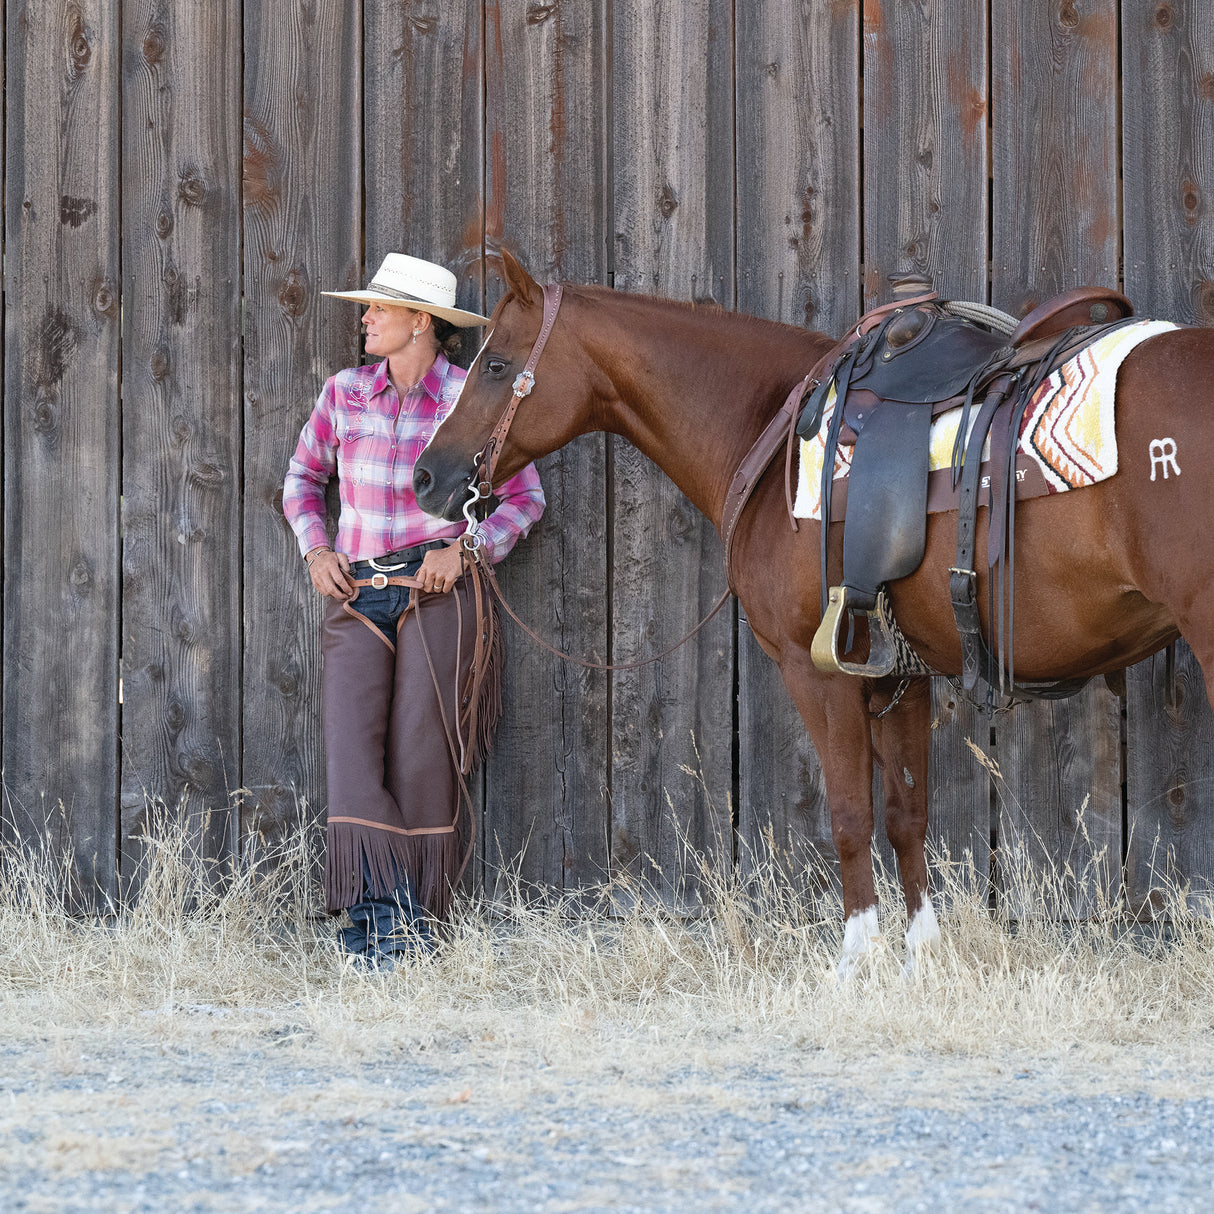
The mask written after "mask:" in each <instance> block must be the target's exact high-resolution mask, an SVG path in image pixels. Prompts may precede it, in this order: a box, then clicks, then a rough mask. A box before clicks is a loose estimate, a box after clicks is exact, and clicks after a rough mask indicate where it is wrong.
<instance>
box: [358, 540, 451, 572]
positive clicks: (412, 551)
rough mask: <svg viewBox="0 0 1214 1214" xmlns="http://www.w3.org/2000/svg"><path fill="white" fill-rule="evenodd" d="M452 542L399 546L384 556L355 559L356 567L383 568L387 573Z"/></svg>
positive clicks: (437, 541) (435, 541)
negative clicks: (410, 546) (408, 546)
mask: <svg viewBox="0 0 1214 1214" xmlns="http://www.w3.org/2000/svg"><path fill="white" fill-rule="evenodd" d="M450 542H451V541H450V540H430V541H428V542H427V543H425V544H414V545H413V547H412V548H398V549H397V550H396V551H395V552H385V553H384V555H383V556H369V557H367V558H365V559H364V560H361V561H355V562H354V568H355V569H357V568H359V566H363V567H365V568H368V569H381V571H382V572H385V573H386V572H387V571H388V570H389V569H399V568H400V566H401V565H407V564H409V562H410V561H420V560H421V559H422V557H424V556H425V555H426V553H427V552H433V551H434V550H435V549H436V548H446V547H447V545H448V544H449V543H450ZM385 567H386V568H385Z"/></svg>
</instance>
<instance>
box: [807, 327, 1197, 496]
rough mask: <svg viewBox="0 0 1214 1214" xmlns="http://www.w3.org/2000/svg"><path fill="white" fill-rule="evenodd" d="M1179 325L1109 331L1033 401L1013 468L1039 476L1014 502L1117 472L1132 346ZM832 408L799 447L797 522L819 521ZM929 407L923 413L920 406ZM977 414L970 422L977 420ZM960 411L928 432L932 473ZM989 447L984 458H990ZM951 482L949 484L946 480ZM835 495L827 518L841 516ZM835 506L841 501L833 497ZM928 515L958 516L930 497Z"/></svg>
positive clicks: (944, 466) (839, 467)
mask: <svg viewBox="0 0 1214 1214" xmlns="http://www.w3.org/2000/svg"><path fill="white" fill-rule="evenodd" d="M1179 327H1180V326H1179V325H1175V324H1173V323H1172V322H1171V321H1164V320H1143V321H1138V322H1136V323H1134V324H1130V325H1125V326H1124V327H1122V328H1119V329H1114V330H1113V332H1111V333H1109V334H1107V335H1106V336H1104V337H1102V338H1100V339H1099V340H1098V341H1096V342H1093V344H1092V345H1090V346H1088V347H1087V348H1086V349H1084V350H1081V351H1080V352H1079V353H1078V354H1077V355H1076V356H1075V357H1074V358H1072V359H1069V360H1068V361H1067V362H1065V363H1063V364H1062V366H1061V367H1059V368H1058V370H1056V371H1055V372H1054V373H1053V375H1051V376H1050V377H1049V379H1047V380H1046V381H1045V382H1044V383H1043V384H1042V385H1041V387H1039V388H1038V389H1037V391H1036V392H1035V393H1034V394H1033V398H1032V401H1031V402H1030V404H1029V407H1028V408H1027V409H1026V410H1025V413H1024V419H1023V421H1022V423H1021V427H1020V437H1019V445H1018V448H1017V461H1018V465H1024V464H1027V465H1029V467H1030V470H1032V469H1035V470H1036V473H1037V474H1038V475H1032V476H1030V477H1026V478H1023V479H1022V491H1021V492H1018V494H1017V496H1021V497H1031V496H1034V495H1039V494H1043V493H1061V492H1063V491H1064V490H1067V489H1082V488H1084V487H1086V486H1088V485H1095V484H1096V483H1097V482H1099V481H1103V480H1107V479H1108V478H1109V477H1111V476H1112V475H1113V474H1114V473H1115V472H1116V471H1117V440H1116V434H1115V429H1114V418H1113V402H1114V399H1115V396H1116V388H1117V372H1118V370H1119V369H1120V367H1121V364H1122V362H1123V361H1124V360H1125V358H1126V356H1127V355H1128V354H1129V353H1130V351H1131V350H1133V349H1134V347H1135V346H1137V345H1139V344H1140V343H1142V342H1144V341H1146V340H1148V339H1149V338H1151V337H1155V336H1156V335H1158V334H1160V333H1166V332H1168V331H1169V330H1171V329H1177V328H1179ZM834 408H835V392H834V388H833V387H832V388H831V391H830V395H829V396H828V397H827V401H826V409H825V412H824V416H823V419H822V425H821V426H820V427H819V428H818V433H817V434H816V435H815V436H814V437H813V438H810V439H803V440H802V441H801V443H800V448H801V452H800V455H801V458H800V461H799V463H800V468H799V471H798V475H797V497H796V502H795V504H794V506H793V514H794V515H796V517H797V518H808V519H817V518H820V517H821V496H822V460H823V457H824V455H825V451H826V433H827V431H828V429H829V428H830V419H831V416H832V414H833V413H834ZM925 408H926V406H925ZM976 414H977V410H976V409H975V410H974V411H973V414H972V415H971V422H972V421H973V420H975V419H976ZM960 424H961V409H960V408H957V409H952V410H950V411H949V412H947V413H942V414H941V415H940V416H939V417H938V418H937V419H936V420H935V421H934V422H933V423H932V429H931V455H930V461H929V473H935V472H944V473H947V472H948V471H949V469H950V468H951V466H952V457H953V448H954V444H955V441H956V437H957V427H958V426H959V425H960ZM852 451H853V448H852V447H850V446H846V447H845V446H844V445H843V444H842V443H840V444H839V445H838V447H837V448H836V451H835V470H834V480H835V481H836V482H837V481H844V480H846V479H847V476H848V474H849V472H850V471H851V458H852ZM989 455H990V451H989V440H988V446H987V448H986V449H984V450H983V453H982V458H983V460H984V461H985V460H986V459H988V458H989ZM950 479H951V478H950ZM835 496H836V495H832V509H831V518H832V519H836V518H838V517H841V515H840V514H839V512H838V509H837V508H836V507H835V505H834V500H835ZM837 496H838V498H839V499H840V501H839V505H843V504H844V503H845V501H846V499H845V496H844V495H843V494H838V495H837ZM928 508H929V510H936V509H941V510H947V509H955V508H956V503H955V500H953V501H950V500H949V499H948V498H947V497H946V498H944V499H943V500H941V499H940V498H939V497H938V495H936V494H932V495H931V500H930V501H929V507H928Z"/></svg>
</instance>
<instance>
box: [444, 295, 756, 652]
mask: <svg viewBox="0 0 1214 1214" xmlns="http://www.w3.org/2000/svg"><path fill="white" fill-rule="evenodd" d="M543 291H544V320H543V323H542V324H541V325H540V331H539V335H538V336H537V337H536V339H535V345H534V346H532V347H531V354H530V356H529V357H528V359H527V363H526V365H525V366H524V367H523V369H522V371H520V372H519V374H518V375H517V376H516V377H515V380H514V385H513V395H512V396H511V397H510V403H509V404H508V405H507V406H506V408H505V410H504V411H503V412H502V415H501V417H499V418H498V420H497V424H496V425H495V426H494V427H493V429H492V430H491V431H490V432H489V437H488V438H487V439H486V440H485V445H484V446H483V447H482V448H481V449H480V450H479V451H478V452H477V453H476V454H475V455H474V456H473V457H472V483H471V484H470V485H469V487H468V500H467V501H466V502H465V503H464V518H465V519H466V520H467V522H468V530H467V531H465V532H464V534H463V535H462V536H461V537H460V544H461V546H462V547H463V550H464V555H465V558H466V559H467V560H468V561H469V562H470V563H474V564H478V565H479V566H480V568H481V571H482V572H483V574H484V576H485V580H486V582H487V583H488V584H489V586H490V588H491V589H492V590H493V593H494V594H495V595H496V596H497V600H498V602H499V603H501V605H502V607H503V609H504V610H505V612H506V614H507V615H508V616H509V617H510V618H511V619H512V620H513V621H514V622H515V623H516V624H517V625H518V626H519V627H520V628H521V629H522V630H523V631H524V632H525V633H526V634H527V635H528V636H529V637H530V638H531V639H532V640H533V641H534V642H535V643H536V644H537V645H539V646H540V648H541V649H545V650H547V651H548V652H549V653H551V654H554V655H555V656H556V657H558V658H562V659H564V661H566V662H573V663H574V664H575V665H577V666H581V667H583V668H584V669H586V670H636V669H637V668H638V667H641V666H649V665H651V664H652V663H653V662H660V661H661V660H662V659H663V658H665V657H669V656H670V655H671V654H672V653H674V651H675V650H676V649H678V648H679V647H680V646H681V645H685V644H687V642H688V641H690V640H691V638H692V637H693V636H695V635H696V633H697V632H699V631H700V629H701V628H703V627H704V625H705V624H707V623H708V621H709V620H711V619H712V618H713V616H715V615H716V614H717V612H718V611H720V610H721V608H722V607H724V606H725V604H726V602H728V600H729V596H730V594H731V593H732V591H731V590H730V588H729V586H728V584H727V585H726V587H725V590H724V591H723V592H722V593H721V597H720V598H719V599H717V601H716V603H714V604H713V607H712V610H711V611H709V613H708V614H707V615H706V616H705V617H704V618H703V619H702V620H701V621H700V622H699V623H698V624H697V625H696V626H695V627H694V628H693V629H692V630H691V631H690V632H689V633H688V634H687V635H686V636H685V637H683V638H682V640H679V641H676V642H675V643H674V644H673V645H671V646H670V648H669V649H664V650H662V652H661V653H658V654H655V655H654V656H653V657H651V658H641V659H640V660H639V661H636V662H621V663H615V664H611V663H607V662H592V661H590V660H589V659H587V658H578V657H574V655H573V654H571V653H565V651H564V650H562V649H558V648H557V647H556V646H555V645H550V644H549V643H548V642H547V641H545V640H544V639H543V637H541V636H540V635H539V634H538V633H536V632H535V631H534V630H533V629H531V628H529V627H528V626H527V625H526V624H524V623H523V621H522V620H521V619H519V617H518V614H517V613H516V612H515V610H514V609H513V608H512V607H511V606H510V604H509V603H508V602H507V601H506V596H505V595H504V594H503V593H502V588H501V585H500V584H499V582H498V580H497V575H496V574H495V573H494V572H493V566H492V564H491V563H490V561H489V557H488V553H487V551H486V549H485V543H484V540H483V539H482V538H481V534H480V523H479V521H478V519H477V517H476V513H475V511H476V507H477V505H478V504H479V503H480V502H482V501H484V500H485V499H486V498H487V497H489V496H490V494H491V493H492V492H493V474H494V472H495V471H496V470H497V462H498V460H499V459H500V458H501V454H502V449H503V448H504V447H505V445H506V435H507V434H509V433H510V427H511V425H513V423H514V418H515V414H517V413H518V407H519V405H520V404H522V402H523V398H524V397H525V396H530V395H531V389H532V388H534V387H535V368H536V364H537V363H538V362H539V361H540V355H541V354H542V353H543V352H544V347H545V346H546V345H547V344H548V338H549V336H550V334H551V333H552V326H553V325H554V324H555V323H556V314H557V311H558V310H559V309H560V306H561V286H560V284H559V283H556V284H550V285H548V286H545V287H544V288H543Z"/></svg>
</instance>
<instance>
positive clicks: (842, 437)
mask: <svg viewBox="0 0 1214 1214" xmlns="http://www.w3.org/2000/svg"><path fill="white" fill-rule="evenodd" d="M1133 314H1134V307H1133V305H1132V304H1131V303H1130V301H1129V300H1128V299H1127V298H1126V297H1125V296H1124V295H1122V294H1121V293H1120V292H1118V291H1112V290H1109V289H1107V288H1104V287H1078V288H1076V289H1075V290H1073V291H1064V292H1062V294H1060V295H1055V296H1052V297H1051V298H1050V299H1047V300H1046V301H1045V302H1044V303H1040V304H1038V305H1037V306H1036V307H1035V308H1033V309H1032V311H1030V312H1029V313H1027V315H1026V316H1025V317H1024V319H1023V320H1021V321H1020V323H1019V324H1018V325H1017V327H1016V328H1015V330H1013V332H1012V333H1011V334H1010V335H1008V334H1001V333H996V332H992V331H991V330H989V329H984V328H981V327H980V326H978V325H976V324H974V323H973V322H972V321H969V320H966V319H963V318H962V317H960V316H955V315H952V314H950V313H949V312H948V311H947V305H941V304H937V303H928V302H925V303H921V304H919V305H917V306H915V307H901V308H895V309H894V311H893V313H892V314H891V319H890V320H889V322H888V324H887V325H886V326H885V327H884V331H883V334H882V339H881V341H880V343H879V344H878V346H877V349H876V350H874V352H873V356H872V358H871V360H870V361H869V362H868V365H867V369H866V370H865V371H864V373H863V375H862V376H860V377H859V378H857V377H856V376H855V375H854V374H853V376H852V378H851V381H850V383H849V385H848V388H849V390H848V394H847V399H846V401H845V402H844V411H843V423H842V426H841V427H840V431H839V442H840V443H841V444H843V445H845V446H846V445H850V444H853V443H854V442H855V441H856V436H857V434H859V432H860V430H861V429H862V428H863V425H864V421H865V418H866V417H867V416H868V415H869V414H870V413H871V412H872V410H873V409H874V408H875V407H876V405H877V404H879V403H880V402H881V401H893V400H896V401H902V402H905V403H907V404H923V405H930V406H931V416H933V417H935V416H938V415H939V414H941V413H946V412H947V411H948V410H949V409H953V408H956V406H957V400H956V398H957V397H958V396H962V395H964V394H965V393H966V392H967V390H968V388H969V386H970V384H971V382H972V381H973V380H974V377H975V375H976V374H977V373H978V372H979V371H980V370H981V369H982V368H983V367H984V366H990V368H991V375H990V377H989V378H993V376H994V374H995V373H996V371H997V370H1002V369H1004V368H1013V369H1014V368H1016V367H1021V366H1028V365H1029V364H1031V363H1032V362H1034V361H1036V360H1037V359H1039V358H1040V357H1041V356H1042V355H1043V354H1044V353H1045V352H1046V351H1047V350H1048V348H1049V346H1050V345H1052V344H1053V342H1054V340H1056V339H1057V338H1058V336H1059V335H1061V334H1062V333H1064V332H1066V331H1067V330H1068V329H1072V328H1076V327H1090V326H1093V325H1103V324H1107V323H1109V322H1111V321H1118V320H1122V319H1124V318H1127V317H1130V316H1132V315H1133ZM978 387H979V388H981V383H979V384H978Z"/></svg>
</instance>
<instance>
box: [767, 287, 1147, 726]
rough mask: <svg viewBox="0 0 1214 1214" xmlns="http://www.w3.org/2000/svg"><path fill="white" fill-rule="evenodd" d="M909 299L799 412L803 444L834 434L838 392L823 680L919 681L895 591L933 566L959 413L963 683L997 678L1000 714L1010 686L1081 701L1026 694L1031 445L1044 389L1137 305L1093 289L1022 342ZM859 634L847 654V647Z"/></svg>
mask: <svg viewBox="0 0 1214 1214" xmlns="http://www.w3.org/2000/svg"><path fill="white" fill-rule="evenodd" d="M895 296H896V297H895V299H894V301H893V302H892V303H890V304H886V305H885V306H883V307H881V308H877V309H875V310H873V311H871V312H868V313H866V314H865V315H864V316H863V317H862V318H861V320H860V321H859V323H858V324H857V325H856V327H855V328H854V329H853V331H852V332H851V333H850V334H849V335H848V337H847V338H846V339H844V341H842V342H840V343H839V345H838V346H836V347H835V348H834V349H833V350H832V351H830V353H829V354H827V355H826V357H825V358H824V359H823V360H822V361H821V362H820V363H819V364H818V365H817V366H816V367H815V368H814V370H813V371H812V372H811V374H810V376H809V377H808V379H807V380H806V381H804V384H803V386H802V391H801V395H800V397H799V400H798V406H799V413H800V416H799V420H798V421H797V423H796V426H795V432H796V435H797V436H798V437H800V438H803V439H804V438H811V437H813V436H814V435H816V434H817V433H818V432H819V431H820V429H821V426H822V421H823V417H824V416H825V412H826V406H827V401H828V399H829V396H830V392H831V389H832V388H833V389H834V396H835V401H836V405H835V408H834V411H833V413H832V414H831V416H830V421H829V424H828V427H827V430H826V434H825V454H824V458H823V465H822V481H821V498H820V504H821V517H822V519H823V522H824V525H823V527H822V544H821V567H822V583H821V584H822V613H823V615H822V623H821V625H820V626H819V628H818V631H817V633H816V635H815V637H814V641H813V647H812V656H813V660H814V662H815V664H816V665H817V666H818V667H819V668H820V669H823V670H827V671H841V672H843V673H847V674H854V675H860V676H865V677H870V678H872V677H880V676H884V675H888V674H891V673H908V671H907V670H906V667H905V655H906V651H907V649H908V646H907V645H906V642H905V640H904V639H903V638H902V637H901V635H900V633H898V631H897V628H896V625H895V624H894V623H893V619H892V615H891V613H890V612H889V610H888V605H887V603H886V602H885V601H884V594H883V589H884V586H885V584H886V583H888V582H892V581H896V580H897V579H899V578H903V577H907V576H908V575H910V574H911V573H913V572H914V571H915V570H916V569H917V568H918V567H919V565H920V563H921V562H922V560H923V554H924V549H925V545H926V535H927V485H928V455H929V444H930V438H929V432H930V428H931V423H932V419H933V418H934V417H936V416H938V415H939V414H941V413H944V412H946V411H948V410H950V409H955V408H960V409H961V410H962V413H961V423H960V426H959V428H958V432H957V440H956V444H955V446H954V450H953V465H952V471H953V486H954V489H955V490H956V491H957V492H958V500H959V505H958V536H957V558H956V564H955V565H954V566H953V567H952V568H951V569H950V570H949V588H950V595H951V598H952V603H953V614H954V617H955V620H956V624H957V629H958V631H959V634H960V636H961V645H962V665H963V674H962V684H963V686H964V688H965V690H966V691H967V692H972V691H973V688H974V686H975V684H976V682H977V680H978V679H979V678H982V679H983V680H984V682H985V683H986V685H987V706H988V707H990V706H991V705H992V703H993V694H994V689H995V687H996V686H997V687H998V689H999V692H1000V693H1001V694H1006V695H1015V696H1017V697H1021V696H1027V697H1033V698H1055V697H1057V696H1060V695H1068V694H1071V693H1072V692H1073V691H1075V690H1077V686H1076V685H1074V684H1071V683H1066V684H1063V683H1056V684H1023V683H1022V684H1020V685H1016V684H1015V682H1014V666H1013V652H1012V604H1013V585H1014V580H1013V579H1014V560H1013V543H1012V540H1013V535H1014V517H1015V498H1016V472H1015V460H1016V445H1017V443H1016V438H1017V435H1018V434H1019V431H1020V422H1021V419H1022V418H1023V415H1024V411H1025V409H1026V407H1027V406H1028V404H1029V401H1030V400H1031V398H1032V396H1033V394H1034V393H1035V392H1036V390H1037V389H1038V388H1039V387H1040V385H1041V384H1042V383H1044V381H1045V380H1046V379H1047V378H1048V377H1049V376H1050V375H1051V374H1052V373H1053V372H1054V371H1055V370H1056V369H1057V367H1059V366H1060V365H1061V364H1062V363H1063V362H1065V361H1066V360H1067V359H1068V358H1071V357H1073V356H1074V355H1075V354H1076V353H1078V352H1079V351H1080V350H1082V349H1083V348H1084V347H1085V346H1088V345H1090V344H1091V343H1092V342H1093V341H1095V340H1096V339H1097V338H1099V337H1101V336H1103V335H1104V334H1105V333H1106V332H1108V331H1109V330H1110V329H1112V328H1114V327H1117V326H1119V325H1123V324H1126V323H1128V322H1129V321H1130V319H1131V318H1132V317H1133V311H1134V309H1133V306H1132V305H1131V303H1130V301H1129V300H1128V299H1127V298H1126V297H1125V296H1124V295H1121V294H1119V293H1118V292H1116V291H1111V290H1105V289H1101V288H1095V287H1082V288H1079V289H1077V290H1073V291H1067V292H1065V293H1063V294H1061V295H1058V296H1055V297H1053V298H1051V299H1048V300H1046V301H1045V302H1044V303H1042V304H1039V305H1038V306H1037V307H1035V308H1034V309H1033V310H1032V311H1031V312H1029V313H1028V315H1026V316H1025V317H1024V319H1023V320H1021V321H1020V322H1019V323H1018V324H1015V325H1014V328H1013V327H1011V324H1012V323H1014V322H1013V321H1012V318H1010V317H1005V316H1004V315H1003V314H1002V313H996V312H994V310H993V309H985V308H982V307H981V306H975V305H965V304H951V303H948V302H946V301H944V300H941V299H940V298H939V297H938V296H937V294H936V293H935V292H934V291H933V290H932V289H931V283H930V281H929V280H925V279H922V278H909V279H905V278H904V279H901V280H897V281H896V282H895ZM972 316H977V319H972V318H971V317H972ZM1009 329H1010V331H1009ZM971 419H972V425H971ZM988 437H989V440H990V463H989V481H990V485H989V503H990V527H989V538H988V545H987V561H988V569H989V571H990V574H991V577H990V580H989V583H988V585H989V587H990V590H989V597H990V606H991V613H990V620H991V625H992V628H996V621H997V638H996V644H995V651H996V652H995V655H994V656H992V654H991V652H990V649H989V648H988V645H987V642H986V639H985V638H984V637H983V634H982V628H981V625H980V623H979V615H978V603H977V595H976V585H977V574H976V572H975V563H974V543H975V540H974V537H975V530H976V519H977V510H978V504H979V491H980V487H981V486H980V468H981V466H982V454H983V448H984V445H985V444H986V442H987V439H988ZM789 443H790V444H791V434H790V435H789ZM848 444H850V445H851V446H852V447H853V451H852V455H851V468H850V473H849V478H848V487H847V511H846V519H845V522H844V532H843V577H842V581H841V582H840V583H839V584H838V585H836V586H830V585H829V581H828V577H827V540H828V532H829V528H828V527H827V526H826V525H825V523H826V521H827V520H829V519H830V517H831V513H830V504H831V489H832V482H833V472H834V465H835V451H836V448H837V447H838V446H840V445H848ZM860 619H863V620H865V621H866V622H867V628H868V639H869V644H868V657H867V659H866V660H863V661H855V662H853V661H848V660H847V658H846V655H847V654H848V653H849V652H851V650H852V647H853V644H854V640H855V631H854V630H855V625H856V623H857V621H858V620H860ZM844 621H846V622H847V629H846V639H845V640H844V641H843V643H842V645H841V643H840V634H841V632H843V628H842V625H843V623H844ZM920 669H922V667H921V668H920ZM918 672H919V671H916V673H918Z"/></svg>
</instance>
